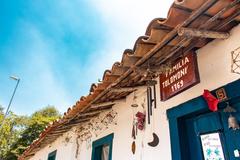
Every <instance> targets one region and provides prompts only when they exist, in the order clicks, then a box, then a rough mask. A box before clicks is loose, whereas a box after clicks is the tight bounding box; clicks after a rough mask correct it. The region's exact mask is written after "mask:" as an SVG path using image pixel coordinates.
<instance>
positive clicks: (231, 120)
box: [228, 114, 240, 130]
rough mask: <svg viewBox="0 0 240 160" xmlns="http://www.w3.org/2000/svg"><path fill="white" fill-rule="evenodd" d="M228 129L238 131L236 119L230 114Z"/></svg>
mask: <svg viewBox="0 0 240 160" xmlns="http://www.w3.org/2000/svg"><path fill="white" fill-rule="evenodd" d="M228 128H229V129H230V128H232V129H233V130H237V129H240V127H239V124H238V121H237V119H236V117H234V116H233V115H232V114H230V116H229V117H228Z"/></svg>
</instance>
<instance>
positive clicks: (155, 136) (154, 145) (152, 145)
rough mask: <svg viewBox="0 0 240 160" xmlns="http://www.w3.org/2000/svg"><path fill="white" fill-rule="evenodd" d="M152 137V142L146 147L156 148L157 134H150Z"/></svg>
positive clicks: (157, 142)
mask: <svg viewBox="0 0 240 160" xmlns="http://www.w3.org/2000/svg"><path fill="white" fill-rule="evenodd" d="M152 135H153V140H152V142H148V145H149V146H151V147H156V146H157V145H158V144H159V138H158V136H157V134H156V133H154V132H153V133H152Z"/></svg>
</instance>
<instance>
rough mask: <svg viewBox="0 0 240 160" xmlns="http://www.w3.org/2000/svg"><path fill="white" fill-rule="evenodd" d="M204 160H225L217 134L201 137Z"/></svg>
mask: <svg viewBox="0 0 240 160" xmlns="http://www.w3.org/2000/svg"><path fill="white" fill-rule="evenodd" d="M200 137H201V142H202V151H203V155H204V160H225V158H224V153H223V148H222V143H221V139H220V135H219V133H210V134H204V135H201V136H200Z"/></svg>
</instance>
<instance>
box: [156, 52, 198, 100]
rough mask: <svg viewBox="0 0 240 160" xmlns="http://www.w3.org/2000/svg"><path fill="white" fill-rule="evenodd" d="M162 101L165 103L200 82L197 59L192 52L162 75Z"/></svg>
mask: <svg viewBox="0 0 240 160" xmlns="http://www.w3.org/2000/svg"><path fill="white" fill-rule="evenodd" d="M159 77H160V90H161V100H162V101H165V100H167V99H169V98H171V97H173V96H175V95H176V94H178V93H180V92H182V91H184V90H186V89H188V88H190V87H192V86H193V85H195V84H197V83H199V82H200V79H199V73H198V65H197V57H196V54H195V53H194V52H193V51H191V52H190V53H188V54H187V55H186V56H184V57H183V58H181V59H180V60H178V61H177V62H176V63H174V64H173V66H172V68H171V69H169V70H168V71H166V72H165V73H162V74H160V76H159Z"/></svg>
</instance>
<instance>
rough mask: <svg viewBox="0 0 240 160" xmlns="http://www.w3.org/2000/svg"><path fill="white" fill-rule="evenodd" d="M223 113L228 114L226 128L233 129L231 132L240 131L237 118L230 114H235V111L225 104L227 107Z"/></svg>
mask: <svg viewBox="0 0 240 160" xmlns="http://www.w3.org/2000/svg"><path fill="white" fill-rule="evenodd" d="M223 112H225V113H229V117H228V128H229V129H233V130H237V129H240V127H239V124H238V121H237V118H236V117H234V116H233V115H232V113H235V112H237V111H236V109H234V108H233V107H231V106H230V105H229V103H228V102H227V107H226V108H225V109H224V110H223Z"/></svg>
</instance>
